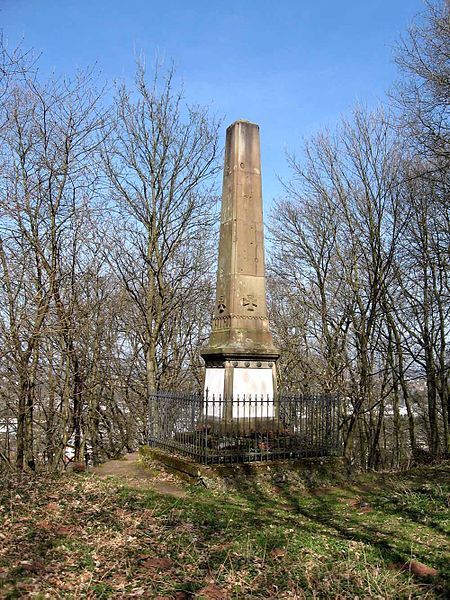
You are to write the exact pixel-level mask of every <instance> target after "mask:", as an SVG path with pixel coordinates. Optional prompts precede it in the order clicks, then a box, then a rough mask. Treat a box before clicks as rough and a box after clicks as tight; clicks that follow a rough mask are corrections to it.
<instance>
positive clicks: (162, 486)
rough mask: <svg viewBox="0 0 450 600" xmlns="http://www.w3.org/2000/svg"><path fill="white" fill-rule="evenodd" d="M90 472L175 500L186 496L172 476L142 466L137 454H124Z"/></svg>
mask: <svg viewBox="0 0 450 600" xmlns="http://www.w3.org/2000/svg"><path fill="white" fill-rule="evenodd" d="M91 472H92V473H95V475H97V476H98V477H100V478H101V479H105V478H106V477H115V478H117V479H119V480H121V481H123V482H124V483H126V484H127V485H130V486H132V487H137V488H139V489H148V490H154V491H155V492H158V493H159V494H168V495H170V496H175V497H177V498H182V497H183V496H185V495H186V492H185V490H184V489H183V488H182V487H181V486H180V485H178V483H177V480H176V479H175V477H174V476H173V475H171V474H169V473H166V472H164V471H162V470H159V469H158V470H157V469H155V470H152V469H148V468H146V467H144V466H142V465H141V463H140V462H139V454H138V453H137V452H133V453H131V454H126V455H125V456H124V458H122V459H120V460H108V461H107V462H105V463H103V464H102V465H99V466H97V467H93V468H92V469H91Z"/></svg>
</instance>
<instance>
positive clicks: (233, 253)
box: [202, 121, 278, 394]
mask: <svg viewBox="0 0 450 600" xmlns="http://www.w3.org/2000/svg"><path fill="white" fill-rule="evenodd" d="M202 356H203V358H204V359H205V362H206V367H207V382H206V383H207V384H208V383H209V384H210V385H211V384H212V379H211V378H213V379H214V380H217V379H220V377H219V374H218V373H216V374H211V373H210V374H209V375H210V377H208V368H225V369H231V371H230V372H227V373H226V374H225V377H224V389H223V391H222V393H225V394H236V393H240V394H245V393H246V394H250V393H253V394H255V393H262V392H266V388H267V385H263V386H261V385H260V380H261V379H264V378H266V380H267V377H268V375H269V374H268V373H267V372H266V373H265V374H264V373H263V371H264V370H267V369H270V370H271V372H272V371H273V373H275V371H274V369H273V367H274V361H276V359H277V358H278V351H277V349H276V348H275V347H274V345H273V341H272V335H271V333H270V330H269V320H268V318H267V307H266V286H265V269H264V225H263V210H262V189H261V159H260V142H259V127H258V125H255V124H254V123H250V122H248V121H236V122H235V123H233V124H232V125H230V127H228V129H227V135H226V145H225V165H224V175H223V192H222V211H221V223H220V241H219V259H218V270H217V288H216V303H215V309H214V315H213V320H212V331H211V335H210V339H209V343H208V346H207V347H206V348H204V349H203V352H202ZM233 369H238V370H239V371H240V370H241V369H250V370H251V371H253V370H255V372H254V373H250V372H248V373H247V377H244V379H246V380H248V381H247V383H248V384H249V385H250V386H251V387H253V388H256V389H250V388H249V389H240V390H238V389H237V387H238V380H242V373H241V374H239V373H233ZM258 373H259V375H258ZM236 375H238V377H236ZM271 377H272V375H271ZM272 379H273V377H272ZM239 385H241V384H239ZM221 387H222V386H221V385H219V386H218V387H217V386H216V385H214V386H213V388H214V390H215V391H216V392H217V390H218V389H220V388H221ZM269 392H270V393H271V394H273V392H274V389H273V388H272V390H271V391H270V390H269V391H268V393H269Z"/></svg>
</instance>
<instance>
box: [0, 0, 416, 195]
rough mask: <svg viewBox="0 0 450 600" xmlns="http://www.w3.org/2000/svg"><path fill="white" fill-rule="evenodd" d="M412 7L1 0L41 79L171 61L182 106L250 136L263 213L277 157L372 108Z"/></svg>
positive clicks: (409, 2)
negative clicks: (258, 162) (251, 129)
mask: <svg viewBox="0 0 450 600" xmlns="http://www.w3.org/2000/svg"><path fill="white" fill-rule="evenodd" d="M423 6H424V5H423V2H422V0H341V2H339V1H337V0H296V1H295V0H278V1H267V0H246V1H245V0H240V1H236V0H227V1H223V0H222V1H217V0H209V1H205V0H190V1H189V0H184V1H183V0H165V1H159V2H156V1H154V0H128V1H127V0H0V28H1V29H2V30H3V34H4V36H5V37H6V38H7V39H8V41H9V44H10V45H11V46H14V45H16V44H17V43H18V42H20V40H22V39H23V40H24V47H27V48H28V47H33V48H34V49H35V50H36V51H37V52H41V53H42V57H41V60H40V66H41V70H42V72H43V73H48V72H50V71H52V70H55V71H56V73H57V74H59V75H63V74H68V75H70V74H73V73H74V71H75V70H76V69H77V68H84V67H86V66H88V65H92V64H93V63H94V62H97V64H98V67H99V69H100V71H101V74H102V77H104V78H106V79H107V80H108V81H110V82H112V81H113V80H114V79H122V78H124V79H131V77H132V74H133V71H134V60H135V56H136V55H139V54H143V55H145V57H146V60H147V63H148V64H151V63H152V62H153V61H154V60H155V59H156V58H159V59H163V60H165V61H166V62H167V63H170V61H171V60H173V61H174V63H175V65H176V69H177V74H178V76H179V78H180V80H182V81H183V82H184V86H185V90H186V96H187V99H188V100H189V101H190V102H195V103H200V104H208V105H210V106H211V108H212V110H213V112H215V113H216V114H217V115H218V116H223V117H224V119H225V121H224V128H223V133H225V126H226V125H228V124H229V123H231V122H233V121H234V120H236V119H240V118H242V119H248V120H250V121H253V122H256V123H258V124H259V125H260V128H261V144H262V163H263V164H262V172H263V190H264V198H265V204H266V206H267V207H268V206H270V203H271V201H272V199H273V198H274V197H276V196H278V195H279V194H280V193H281V186H280V184H279V182H278V179H277V175H279V176H281V177H287V176H288V171H287V168H286V161H285V151H286V149H287V150H290V151H295V152H298V151H299V150H300V148H301V143H302V138H303V137H308V136H310V135H311V134H313V133H315V132H317V131H319V130H320V129H322V128H324V127H333V126H334V125H335V124H336V123H337V122H338V120H339V118H340V117H341V116H342V115H345V114H348V113H349V112H350V111H351V109H352V107H353V106H354V105H355V104H356V103H357V102H359V103H360V104H363V105H366V106H368V107H369V108H371V107H375V106H376V105H377V104H378V103H379V102H380V101H382V100H383V99H384V97H385V92H386V90H387V89H388V88H389V87H390V86H391V85H392V83H393V81H394V80H395V78H396V77H397V76H398V74H397V70H396V67H395V65H394V64H393V63H392V49H393V46H394V44H395V41H396V40H397V39H398V37H399V35H400V34H401V33H403V32H405V30H406V28H407V27H408V25H409V24H410V23H411V21H412V19H413V17H414V15H416V14H417V13H418V12H420V11H422V10H423Z"/></svg>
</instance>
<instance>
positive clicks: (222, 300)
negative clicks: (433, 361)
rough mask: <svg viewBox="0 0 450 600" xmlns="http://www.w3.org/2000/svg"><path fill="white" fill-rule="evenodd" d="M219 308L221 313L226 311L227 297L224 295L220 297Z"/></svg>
mask: <svg viewBox="0 0 450 600" xmlns="http://www.w3.org/2000/svg"><path fill="white" fill-rule="evenodd" d="M217 309H218V311H219V312H220V313H223V312H225V309H226V304H225V298H224V297H223V296H220V297H219V299H218V304H217Z"/></svg>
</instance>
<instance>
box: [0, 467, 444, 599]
mask: <svg viewBox="0 0 450 600" xmlns="http://www.w3.org/2000/svg"><path fill="white" fill-rule="evenodd" d="M448 466H449V465H448V464H445V465H441V466H435V467H428V468H422V469H418V470H415V471H411V472H409V473H406V474H396V475H393V474H392V475H382V474H378V475H377V474H365V475H362V476H360V477H358V478H357V479H356V480H355V481H353V482H350V483H346V484H344V485H340V486H339V487H328V488H315V489H314V488H313V489H309V490H305V489H302V487H301V485H299V484H298V483H297V484H296V483H289V482H286V483H283V484H282V485H278V486H274V485H272V484H271V483H270V482H267V481H266V482H265V483H263V482H261V481H260V480H252V479H251V478H250V479H248V478H247V479H245V480H243V481H242V480H241V481H240V482H239V483H238V484H237V486H236V488H235V489H234V490H233V491H227V492H223V491H222V492H219V491H212V490H209V489H204V488H202V487H198V486H197V487H192V488H190V489H189V491H188V495H187V497H186V498H173V497H170V496H160V495H157V494H155V493H153V492H151V491H148V490H142V489H133V488H130V487H125V486H123V485H121V484H120V482H119V481H117V480H114V479H110V480H100V479H99V478H97V477H96V476H93V475H90V474H72V475H67V476H65V477H62V478H58V479H57V478H48V477H43V476H42V477H37V478H35V479H27V478H22V479H16V480H11V481H9V482H8V481H5V483H4V486H3V489H2V490H1V492H0V494H1V498H0V500H1V501H0V504H1V508H0V519H1V533H0V590H1V592H0V596H1V597H2V598H27V597H30V598H31V597H33V598H137V597H141V598H159V599H161V598H165V599H166V600H169V599H171V598H172V599H176V600H183V599H189V598H205V599H211V598H230V599H231V598H235V599H239V598H340V599H342V598H355V597H359V598H445V597H449V596H450V560H449V558H450V546H449V533H450V518H449V512H450V511H449V502H450V478H449V471H448ZM411 559H413V560H416V561H420V562H422V563H424V564H425V565H427V566H429V567H433V568H435V569H437V570H438V572H439V574H438V575H437V576H435V577H430V578H428V579H427V578H418V577H416V576H415V575H413V574H412V573H411V572H409V571H408V570H407V569H406V570H402V568H401V567H402V565H404V564H405V563H408V561H410V560H411Z"/></svg>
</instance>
